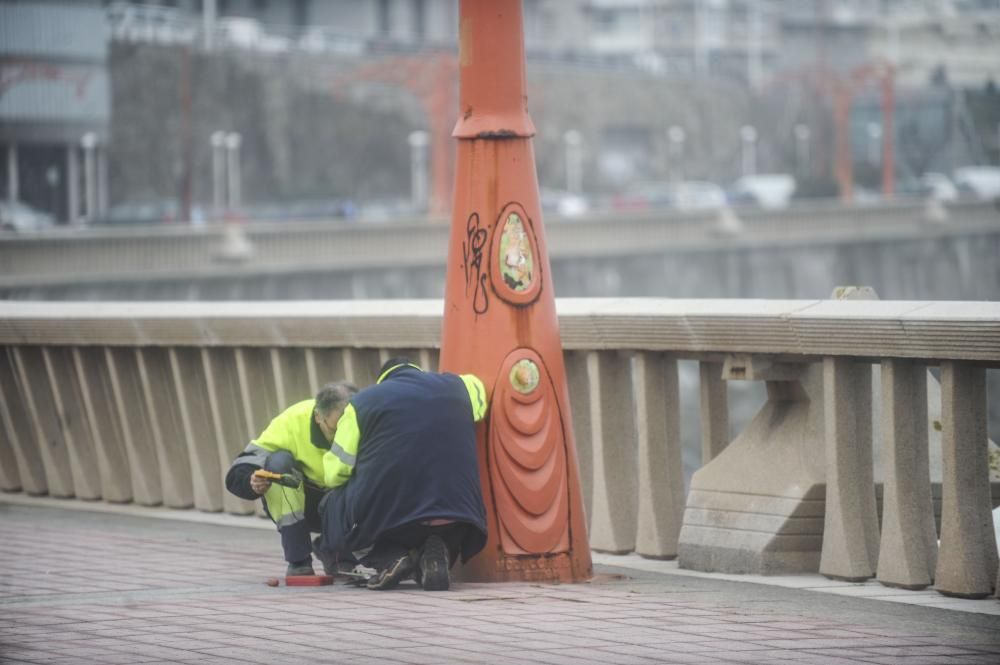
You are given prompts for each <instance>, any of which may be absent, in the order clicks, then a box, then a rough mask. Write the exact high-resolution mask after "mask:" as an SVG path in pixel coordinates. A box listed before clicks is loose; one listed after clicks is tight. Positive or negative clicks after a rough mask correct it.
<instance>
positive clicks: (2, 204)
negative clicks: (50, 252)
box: [0, 201, 55, 233]
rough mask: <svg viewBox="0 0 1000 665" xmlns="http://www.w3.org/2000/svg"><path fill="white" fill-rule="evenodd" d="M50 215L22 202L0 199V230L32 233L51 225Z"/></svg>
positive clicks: (52, 222)
mask: <svg viewBox="0 0 1000 665" xmlns="http://www.w3.org/2000/svg"><path fill="white" fill-rule="evenodd" d="M54 224H55V221H54V220H53V219H52V215H50V214H48V213H45V212H42V211H40V210H35V209H34V208H32V207H31V206H28V205H25V204H23V203H19V202H15V203H12V202H10V201H0V230H3V231H14V232H17V233H33V232H38V231H44V230H45V229H48V228H50V227H52V226H53V225H54Z"/></svg>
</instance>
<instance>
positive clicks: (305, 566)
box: [285, 557, 316, 577]
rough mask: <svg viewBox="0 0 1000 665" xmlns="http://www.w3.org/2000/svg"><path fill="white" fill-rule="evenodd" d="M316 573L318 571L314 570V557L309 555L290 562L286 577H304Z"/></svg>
mask: <svg viewBox="0 0 1000 665" xmlns="http://www.w3.org/2000/svg"><path fill="white" fill-rule="evenodd" d="M315 574H316V573H315V572H313V563H312V557H309V558H308V559H303V560H302V561H297V562H292V563H290V564H288V570H287V571H286V572H285V577H303V576H306V575H309V576H312V575H315Z"/></svg>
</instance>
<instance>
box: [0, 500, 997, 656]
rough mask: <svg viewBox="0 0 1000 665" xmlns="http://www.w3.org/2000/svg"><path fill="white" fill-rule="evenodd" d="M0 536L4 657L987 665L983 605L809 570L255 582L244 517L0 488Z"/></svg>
mask: <svg viewBox="0 0 1000 665" xmlns="http://www.w3.org/2000/svg"><path fill="white" fill-rule="evenodd" d="M108 512H115V513H124V514H113V515H108V514H107V513H108ZM153 516H157V517H164V516H165V517H175V518H176V517H178V516H180V517H183V518H184V519H183V520H177V519H174V520H165V519H152V517H153ZM191 517H193V518H194V520H190V519H188V518H191ZM216 521H217V522H218V523H213V522H216ZM234 524H235V525H240V526H232V525H234ZM0 526H2V532H3V534H4V535H3V538H2V540H0V556H2V557H3V561H4V564H5V566H4V572H3V573H2V575H0V661H2V662H4V663H10V664H14V663H18V664H30V663H50V664H69V663H73V664H78V663H79V664H87V663H103V664H108V663H275V662H280V663H295V662H311V663H414V664H418V663H467V662H479V663H482V662H488V663H501V664H502V663H512V664H513V663H528V664H534V663H551V664H559V663H567V664H568V663H574V664H575V663H583V664H586V663H778V664H788V663H815V664H823V665H836V664H847V663H872V664H882V663H885V664H889V663H907V665H919V664H931V663H933V664H941V665H943V664H949V663H996V662H998V661H1000V616H998V612H1000V603H997V601H996V600H981V601H970V600H955V599H948V598H943V597H941V596H940V595H938V594H936V593H932V595H933V596H934V601H933V602H934V606H931V605H926V606H918V605H914V604H912V602H911V603H908V604H900V603H893V602H887V599H891V597H892V595H893V594H892V590H891V589H887V588H885V587H881V586H880V585H874V584H868V585H843V584H839V583H831V586H825V582H826V580H824V578H821V577H819V576H815V575H807V576H795V577H797V578H798V585H799V586H800V587H808V586H809V585H813V586H814V587H815V588H812V587H810V588H798V589H794V588H787V586H778V585H776V584H766V585H765V584H747V583H742V582H737V581H731V580H730V579H726V578H725V576H718V575H709V574H697V573H687V574H683V575H682V574H679V571H677V570H675V569H672V564H671V563H670V562H659V561H650V560H644V559H639V558H638V557H634V556H629V557H613V556H608V555H603V556H602V555H598V556H597V558H596V561H597V565H596V573H597V576H596V577H595V579H594V581H593V582H591V583H589V584H579V585H562V586H547V585H536V584H497V585H484V584H463V583H457V584H455V585H454V588H453V591H451V592H448V593H427V592H424V591H421V590H419V589H418V588H416V587H415V586H413V585H410V584H407V585H404V586H402V587H400V589H399V590H397V591H394V592H388V593H377V592H371V591H367V590H363V589H354V588H351V587H346V586H342V585H337V586H334V587H324V588H318V589H301V588H299V589H294V588H286V587H284V586H282V587H279V588H269V587H267V586H265V585H264V580H265V579H266V578H267V577H271V576H275V575H276V574H280V572H281V570H282V568H283V564H282V562H281V561H280V555H279V550H278V547H277V542H276V539H275V535H274V533H273V531H272V527H271V526H270V525H269V524H268V523H266V522H265V521H263V520H259V519H256V518H253V517H242V518H240V517H233V516H221V515H204V514H199V513H196V512H194V511H167V510H164V509H149V508H137V507H134V506H127V507H126V506H111V505H108V504H89V505H88V504H82V503H79V502H65V501H59V500H54V499H37V498H36V499H29V498H24V497H15V496H11V495H7V496H0ZM241 527H243V528H241ZM782 579H783V578H773V579H772V582H777V583H779V584H780V583H784V584H788V583H789V582H788V580H785V581H784V582H782ZM757 581H766V580H757ZM824 587H825V592H823V593H818V592H817V591H823V590H824ZM850 587H855V588H853V589H852V588H850ZM810 589H811V590H810ZM878 590H881V592H882V594H884V596H885V597H874V596H873V591H878ZM831 591H833V592H832V593H831ZM911 596H912V594H911Z"/></svg>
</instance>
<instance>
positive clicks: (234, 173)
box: [226, 132, 243, 210]
mask: <svg viewBox="0 0 1000 665" xmlns="http://www.w3.org/2000/svg"><path fill="white" fill-rule="evenodd" d="M242 143H243V137H241V136H240V135H239V133H237V132H229V134H227V135H226V171H227V175H228V176H229V209H230V210H235V209H237V208H239V207H240V205H241V203H242V200H241V199H242V198H243V197H242V191H241V189H240V145H241V144H242Z"/></svg>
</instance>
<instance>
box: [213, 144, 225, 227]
mask: <svg viewBox="0 0 1000 665" xmlns="http://www.w3.org/2000/svg"><path fill="white" fill-rule="evenodd" d="M210 140H211V143H212V216H213V217H215V218H216V219H219V218H220V217H222V212H223V210H225V208H226V133H225V132H221V131H215V132H212V138H211V139H210Z"/></svg>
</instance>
